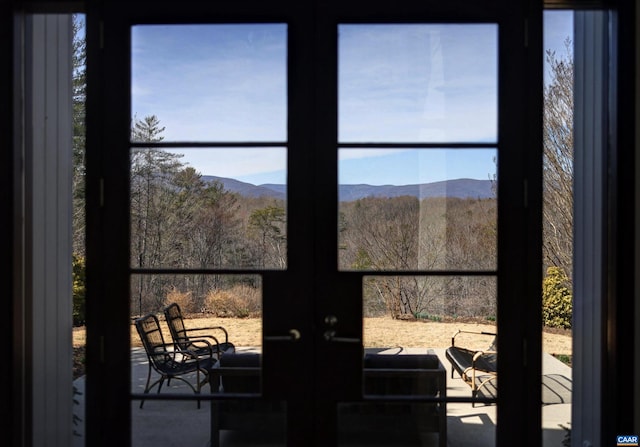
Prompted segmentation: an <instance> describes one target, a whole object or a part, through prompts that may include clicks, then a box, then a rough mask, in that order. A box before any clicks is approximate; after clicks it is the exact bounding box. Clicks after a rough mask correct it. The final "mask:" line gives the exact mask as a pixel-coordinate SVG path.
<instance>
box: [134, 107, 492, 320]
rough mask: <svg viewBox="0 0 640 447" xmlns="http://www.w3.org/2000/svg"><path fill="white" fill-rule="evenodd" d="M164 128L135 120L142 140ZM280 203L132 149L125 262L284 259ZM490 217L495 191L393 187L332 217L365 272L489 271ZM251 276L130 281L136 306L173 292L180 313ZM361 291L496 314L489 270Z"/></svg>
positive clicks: (190, 264) (446, 309) (387, 303)
mask: <svg viewBox="0 0 640 447" xmlns="http://www.w3.org/2000/svg"><path fill="white" fill-rule="evenodd" d="M162 130H163V129H162V128H161V127H160V123H159V120H158V119H157V118H156V117H154V116H150V117H145V118H144V119H142V120H138V121H136V122H135V123H134V126H133V133H134V138H135V139H136V140H138V141H158V140H159V139H160V138H161V133H162ZM207 180H208V179H207ZM286 209H287V207H286V202H285V200H282V199H276V198H272V197H271V198H269V197H257V198H256V197H247V196H244V195H241V194H238V193H234V192H230V191H228V190H226V189H225V188H224V186H223V185H222V184H221V183H220V182H218V181H205V180H203V178H202V176H201V175H200V174H199V173H198V172H197V171H196V170H195V169H193V168H192V167H188V166H186V165H185V164H184V163H182V162H181V161H180V155H178V154H174V153H169V152H165V151H162V150H159V149H136V150H135V151H134V152H133V153H132V164H131V266H132V267H133V268H139V269H153V268H195V269H198V268H218V269H240V268H241V269H256V270H261V269H285V268H286V267H287V264H286V262H287V215H286ZM496 222H497V215H496V200H495V199H486V198H485V199H460V198H446V197H435V198H427V199H418V198H416V197H410V196H401V197H393V198H379V197H378V198H363V199H359V200H355V201H349V202H342V203H340V207H339V222H337V223H336V231H338V232H339V250H338V252H339V266H340V269H342V270H360V271H371V272H372V273H375V272H376V271H414V270H415V271H424V272H428V271H431V270H442V269H454V270H492V269H495V267H496V243H497V242H496V241H497V239H496ZM258 281H259V276H258V275H250V276H247V275H228V274H227V275H217V274H214V275H181V276H160V275H147V274H139V275H137V276H136V277H135V278H134V281H133V284H132V312H133V313H134V314H139V313H144V312H148V311H151V310H153V309H158V308H159V307H161V306H162V305H164V304H165V301H166V299H167V296H168V295H171V296H173V297H174V298H175V297H176V296H181V297H182V302H183V306H185V305H186V306H187V307H188V309H186V310H187V311H191V312H197V311H214V309H213V308H214V306H213V304H212V300H214V301H215V300H216V299H219V292H220V291H221V290H226V291H227V292H228V291H229V290H236V291H243V293H245V292H246V291H247V290H251V288H255V287H258V285H259V284H258ZM240 286H243V287H240ZM365 295H366V296H365V297H364V298H365V313H366V314H368V315H380V314H391V315H392V316H393V317H396V318H403V317H407V316H410V317H415V318H419V317H426V316H432V315H442V314H448V315H451V314H456V315H473V316H476V315H478V314H481V315H482V316H495V281H494V279H493V278H484V279H479V278H450V277H447V279H446V280H445V279H444V278H440V277H431V278H429V277H426V276H420V277H404V278H400V277H392V278H381V277H380V278H373V277H367V279H366V280H365ZM218 304H220V303H218ZM470 304H473V305H470ZM227 307H228V306H227ZM254 307H255V304H254ZM254 311H255V312H257V311H259V310H258V309H254Z"/></svg>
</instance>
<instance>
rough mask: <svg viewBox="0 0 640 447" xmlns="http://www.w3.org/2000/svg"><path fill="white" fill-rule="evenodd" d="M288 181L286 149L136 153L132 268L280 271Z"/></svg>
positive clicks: (283, 261) (284, 255) (133, 160)
mask: <svg viewBox="0 0 640 447" xmlns="http://www.w3.org/2000/svg"><path fill="white" fill-rule="evenodd" d="M242 179H245V180H246V181H243V180H242ZM253 182H255V183H253ZM285 182H286V149H284V148H254V149H249V148H233V149H172V150H165V149H157V148H150V149H147V148H145V149H133V150H132V151H131V266H132V267H134V268H140V269H149V268H162V267H164V268H213V269H225V268H226V269H285V268H286V266H287V211H286V209H287V202H286V184H285Z"/></svg>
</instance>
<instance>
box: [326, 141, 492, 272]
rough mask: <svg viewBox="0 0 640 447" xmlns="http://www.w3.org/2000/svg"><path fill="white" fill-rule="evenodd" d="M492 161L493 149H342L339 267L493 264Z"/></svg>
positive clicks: (420, 267) (438, 267) (389, 268)
mask: <svg viewBox="0 0 640 447" xmlns="http://www.w3.org/2000/svg"><path fill="white" fill-rule="evenodd" d="M495 160H496V151H495V150H490V149H469V150H467V149H465V150H462V149H395V150H381V151H379V150H375V149H371V150H367V149H340V151H339V167H338V169H339V182H340V187H339V200H340V202H339V222H338V231H339V247H340V250H339V267H340V269H342V270H364V271H374V270H379V271H385V270H386V271H410V270H423V271H425V270H427V271H428V270H443V269H460V270H462V269H464V270H485V269H494V268H495V267H496V263H497V253H496V247H497V197H496V192H497V185H496V181H497V179H496V171H495V169H496V166H495ZM369 182H371V183H369Z"/></svg>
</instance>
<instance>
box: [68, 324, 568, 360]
mask: <svg viewBox="0 0 640 447" xmlns="http://www.w3.org/2000/svg"><path fill="white" fill-rule="evenodd" d="M162 324H163V325H164V323H162ZM185 324H186V325H187V327H190V328H195V327H209V326H217V325H221V326H224V327H225V328H226V329H227V331H228V332H229V338H230V340H231V341H232V342H233V343H234V344H235V345H236V346H260V345H261V335H262V327H261V320H260V319H259V318H242V319H241V318H207V317H199V318H190V319H188V320H186V322H185ZM458 329H461V330H467V331H489V332H494V331H495V329H496V327H495V325H492V324H489V323H488V322H487V323H484V322H483V323H475V322H457V321H453V322H436V321H405V320H393V319H391V318H389V317H377V318H365V320H364V344H365V346H366V347H371V348H381V347H394V346H402V347H405V348H417V347H426V348H446V347H448V346H450V345H451V336H452V335H453V334H454V332H455V331H456V330H458ZM84 334H85V333H84V328H74V331H73V343H74V346H82V345H83V344H84V343H85V337H84ZM462 336H463V335H461V336H460V337H462ZM464 337H468V338H466V339H465V343H464V344H465V345H467V346H470V347H477V348H484V347H486V346H487V345H488V343H489V342H490V341H491V340H490V338H488V337H486V336H478V337H472V336H468V335H466V334H465V335H464ZM166 338H167V340H169V339H170V337H169V334H168V330H167V333H166ZM131 341H132V344H133V345H134V346H140V338H139V337H138V334H137V333H136V330H135V327H134V326H133V325H132V326H131ZM543 349H544V351H545V352H548V353H550V354H563V355H571V331H569V330H567V331H563V330H545V331H544V333H543Z"/></svg>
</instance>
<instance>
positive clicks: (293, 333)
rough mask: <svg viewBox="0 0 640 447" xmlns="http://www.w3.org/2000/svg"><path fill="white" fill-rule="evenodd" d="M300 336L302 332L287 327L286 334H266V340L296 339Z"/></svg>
mask: <svg viewBox="0 0 640 447" xmlns="http://www.w3.org/2000/svg"><path fill="white" fill-rule="evenodd" d="M300 338H302V334H301V333H300V331H299V330H297V329H289V334H288V335H266V336H265V337H264V339H265V340H266V341H298V340H300Z"/></svg>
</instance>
